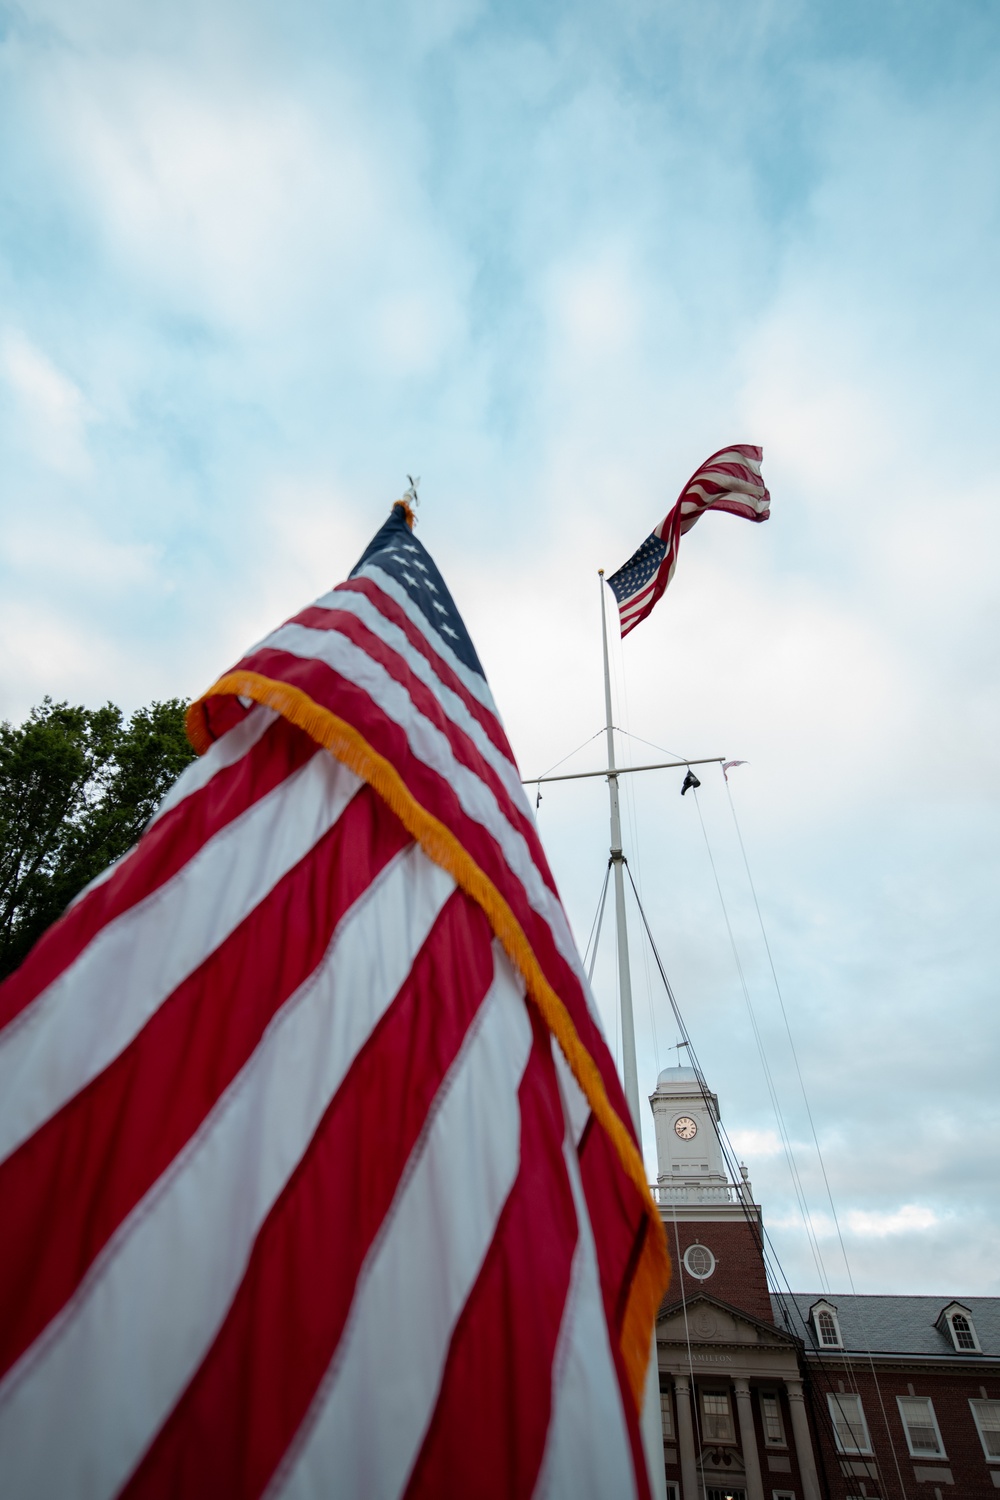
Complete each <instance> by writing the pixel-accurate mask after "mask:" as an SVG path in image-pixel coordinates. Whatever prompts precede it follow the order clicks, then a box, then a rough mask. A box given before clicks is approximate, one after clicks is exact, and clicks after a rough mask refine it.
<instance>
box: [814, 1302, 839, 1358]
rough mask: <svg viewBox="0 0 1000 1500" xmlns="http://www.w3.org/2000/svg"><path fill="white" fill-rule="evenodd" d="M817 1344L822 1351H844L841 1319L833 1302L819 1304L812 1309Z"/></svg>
mask: <svg viewBox="0 0 1000 1500" xmlns="http://www.w3.org/2000/svg"><path fill="white" fill-rule="evenodd" d="M809 1312H810V1316H811V1318H812V1325H813V1331H814V1333H815V1335H816V1342H817V1344H818V1345H819V1346H820V1348H821V1349H843V1347H844V1340H843V1339H842V1337H841V1334H840V1319H839V1318H838V1317H837V1309H836V1308H835V1307H834V1305H833V1303H832V1302H817V1303H815V1304H814V1305H813V1306H812V1307H811V1308H810V1309H809Z"/></svg>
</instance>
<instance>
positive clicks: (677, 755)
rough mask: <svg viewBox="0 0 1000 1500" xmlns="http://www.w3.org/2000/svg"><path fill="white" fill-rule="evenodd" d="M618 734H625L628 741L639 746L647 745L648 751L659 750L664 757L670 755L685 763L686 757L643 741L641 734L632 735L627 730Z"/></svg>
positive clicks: (649, 741)
mask: <svg viewBox="0 0 1000 1500" xmlns="http://www.w3.org/2000/svg"><path fill="white" fill-rule="evenodd" d="M619 733H620V734H627V735H628V737H629V739H630V740H638V741H639V744H640V745H648V746H649V748H650V750H659V751H661V752H662V754H664V755H672V756H673V757H674V760H683V761H684V762H685V763H686V762H687V757H686V756H685V755H681V754H680V753H679V751H677V750H666V749H664V747H663V746H662V745H657V744H656V743H655V742H654V741H653V740H644V739H643V737H642V735H641V734H632V733H631V732H630V731H629V730H628V729H622V730H619Z"/></svg>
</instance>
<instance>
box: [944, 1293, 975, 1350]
mask: <svg viewBox="0 0 1000 1500" xmlns="http://www.w3.org/2000/svg"><path fill="white" fill-rule="evenodd" d="M935 1326H936V1327H937V1328H939V1329H940V1330H941V1332H942V1333H947V1334H948V1336H949V1337H950V1339H951V1343H952V1347H953V1348H954V1349H957V1350H958V1352H959V1354H982V1352H983V1351H982V1349H981V1348H980V1345H979V1340H978V1338H977V1337H976V1328H975V1324H974V1323H973V1321H972V1314H971V1313H970V1312H969V1309H968V1308H967V1307H963V1306H962V1304H961V1303H960V1302H950V1303H949V1304H948V1306H947V1307H945V1308H943V1309H942V1311H941V1314H940V1316H939V1317H938V1320H937V1324H936V1325H935Z"/></svg>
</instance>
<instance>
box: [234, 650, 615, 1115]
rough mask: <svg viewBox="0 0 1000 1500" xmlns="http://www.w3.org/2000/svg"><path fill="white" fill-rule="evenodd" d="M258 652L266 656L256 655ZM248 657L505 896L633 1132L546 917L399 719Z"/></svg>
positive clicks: (321, 682) (323, 675)
mask: <svg viewBox="0 0 1000 1500" xmlns="http://www.w3.org/2000/svg"><path fill="white" fill-rule="evenodd" d="M265 657H266V658H267V659H266V660H265V661H263V662H262V661H261V659H262V658H265ZM250 660H251V662H252V663H253V665H254V669H255V670H258V671H260V672H261V674H262V675H264V676H267V677H274V678H276V679H278V680H280V681H281V682H285V683H289V684H290V685H291V686H292V687H293V688H299V685H300V684H301V689H300V690H301V691H303V692H304V693H306V694H307V696H308V697H309V698H310V699H311V701H312V702H314V703H318V704H319V705H320V707H321V708H325V709H328V710H329V711H330V712H331V713H334V714H336V715H337V716H338V717H339V718H342V719H344V720H346V722H347V723H349V724H350V725H351V726H352V727H353V728H354V729H356V730H357V731H358V732H359V733H360V734H361V735H363V736H364V738H365V739H366V740H367V742H368V743H369V744H370V745H371V747H372V748H373V749H374V750H375V751H376V752H377V753H378V754H379V755H381V756H384V757H385V759H386V760H388V761H389V762H390V764H391V765H392V766H394V767H395V769H396V770H397V771H398V772H399V774H400V776H401V777H402V779H403V780H404V782H405V783H406V786H407V789H408V791H409V792H410V794H411V796H412V797H414V798H415V799H416V801H417V802H418V803H420V805H421V806H422V807H424V808H426V810H427V811H428V812H430V813H431V814H432V815H433V816H434V817H435V818H437V819H439V820H440V821H441V822H442V823H444V824H445V826H446V827H447V828H449V829H450V830H451V831H452V832H453V833H454V834H455V836H456V837H457V838H458V839H459V840H460V842H461V844H462V846H463V848H464V849H465V850H466V851H467V852H468V854H469V855H470V857H471V858H472V859H473V860H474V861H475V862H476V864H477V865H478V866H479V868H480V869H481V870H482V871H483V872H484V873H485V874H486V875H487V876H488V877H489V879H490V880H491V881H492V882H493V883H494V885H495V886H496V887H497V889H498V890H499V891H500V893H501V895H502V896H503V897H504V899H505V900H506V901H507V903H508V904H509V906H510V908H511V910H512V911H513V913H514V915H515V917H516V918H517V921H518V922H519V923H520V925H521V928H522V930H523V931H524V934H525V936H526V937H527V939H528V942H529V943H530V945H531V947H532V949H533V951H534V954H535V956H536V957H537V959H538V962H539V964H540V965H541V967H542V970H543V972H544V973H545V976H546V978H547V979H548V981H549V983H550V984H551V985H552V987H553V989H554V990H555V991H556V993H557V994H558V995H559V996H560V997H561V999H562V1000H563V1003H564V1004H565V1005H566V1008H567V1010H568V1011H569V1014H570V1016H571V1018H572V1020H573V1024H574V1026H575V1028H576V1031H577V1034H578V1036H579V1038H580V1040H581V1042H582V1043H583V1046H584V1047H585V1048H586V1050H587V1051H588V1053H589V1054H590V1056H591V1058H592V1059H593V1061H594V1063H595V1065H596V1066H597V1068H598V1069H599V1071H600V1075H601V1080H602V1082H603V1084H604V1089H605V1092H606V1093H607V1096H608V1098H609V1100H610V1102H611V1104H612V1107H613V1108H614V1109H615V1111H616V1113H617V1114H618V1116H619V1118H620V1119H621V1121H622V1123H623V1125H624V1127H625V1129H626V1130H627V1131H628V1133H629V1134H630V1135H631V1137H632V1139H633V1140H634V1139H635V1129H634V1126H633V1124H632V1118H631V1114H630V1112H629V1109H628V1106H627V1105H626V1103H625V1095H624V1093H623V1091H622V1086H621V1081H620V1079H619V1077H618V1074H617V1072H616V1071H615V1066H614V1062H613V1060H612V1057H611V1054H610V1052H609V1051H608V1048H607V1043H606V1042H605V1040H604V1037H603V1035H602V1034H601V1032H600V1030H599V1028H598V1026H597V1023H596V1021H595V1019H594V1017H593V1015H592V1014H591V1011H590V1007H589V1005H588V1003H587V999H586V997H585V995H584V993H583V988H582V985H581V981H580V978H579V975H578V974H577V972H576V970H575V968H574V967H573V966H572V965H571V964H570V963H569V962H568V961H567V959H566V958H564V957H563V955H562V953H561V952H560V951H559V948H558V947H557V945H556V941H555V938H554V937H553V933H552V928H551V926H550V924H549V922H548V920H547V918H546V917H544V916H543V915H541V914H539V913H538V912H537V911H536V910H535V909H534V907H532V906H531V904H530V903H529V901H528V898H527V895H526V892H525V888H524V886H523V884H522V882H521V880H520V878H519V877H518V876H517V875H515V874H514V872H513V871H512V870H511V867H510V866H509V864H508V863H507V860H506V858H505V856H504V853H503V851H502V849H501V848H500V846H499V845H498V843H497V842H496V840H495V839H494V838H493V836H492V834H491V833H490V832H489V831H488V829H486V828H485V827H484V826H483V824H482V823H479V822H477V821H476V819H475V818H472V817H470V816H469V815H468V814H467V813H466V811H465V809H464V808H463V806H462V804H461V802H460V801H459V798H458V795H457V793H456V791H455V789H454V787H453V786H452V784H451V782H450V781H449V780H448V779H447V778H446V777H444V776H442V775H440V774H439V773H438V772H437V771H435V770H434V769H432V768H431V767H430V766H429V765H427V764H426V762H425V761H423V760H421V759H419V758H418V756H416V755H415V754H414V753H413V751H412V749H411V748H410V743H409V740H408V738H407V734H406V730H405V729H404V728H403V726H402V725H400V724H398V723H396V721H395V720H393V719H390V718H388V716H387V715H386V714H385V713H384V712H383V710H382V709H381V708H380V707H379V706H378V705H377V704H376V703H374V702H373V700H372V699H371V697H370V696H369V694H368V693H367V692H366V691H365V690H364V689H363V688H361V687H359V686H357V685H356V684H355V683H353V682H351V681H349V680H348V679H347V678H344V677H341V676H340V675H339V674H338V673H336V672H335V671H334V670H333V668H331V667H326V666H321V664H320V663H318V662H316V661H315V660H313V659H305V658H300V657H294V656H290V655H288V654H286V653H284V652H276V651H268V652H261V653H260V655H259V656H254V657H252V658H250ZM258 663H261V665H259V666H258ZM265 668H266V669H267V670H265ZM501 812H503V807H502V806H501ZM529 834H530V837H529ZM524 836H525V839H526V842H527V846H528V852H529V854H530V856H531V859H532V862H533V863H534V864H535V867H536V868H537V869H538V873H539V876H540V877H541V878H542V879H544V878H545V874H546V873H547V871H548V867H547V864H545V861H544V855H543V854H542V853H541V847H540V845H539V842H538V835H537V832H536V831H535V830H534V828H533V827H531V828H529V830H528V831H527V832H526V833H525V835H524ZM550 879H551V876H550ZM550 889H551V887H550Z"/></svg>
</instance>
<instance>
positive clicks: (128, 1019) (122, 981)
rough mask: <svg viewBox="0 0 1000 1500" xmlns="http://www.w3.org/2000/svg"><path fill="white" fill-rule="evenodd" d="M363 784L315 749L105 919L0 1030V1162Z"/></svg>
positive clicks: (108, 1055) (123, 1041)
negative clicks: (160, 879)
mask: <svg viewBox="0 0 1000 1500" xmlns="http://www.w3.org/2000/svg"><path fill="white" fill-rule="evenodd" d="M360 785H361V783H360V781H359V780H358V778H357V777H356V776H355V775H354V774H353V773H352V772H351V771H348V770H347V769H346V768H345V767H344V766H342V765H341V764H340V763H339V762H338V761H336V760H334V759H333V757H332V756H330V755H327V754H326V753H325V752H324V751H319V750H318V751H317V752H316V753H315V754H314V755H313V756H312V758H311V759H310V760H309V761H307V762H306V764H305V765H304V766H302V767H301V768H300V769H299V770H298V771H296V772H295V773H294V774H293V775H291V776H289V777H287V778H286V779H285V780H284V781H283V782H282V783H281V784H280V786H277V787H275V788H274V790H273V791H271V792H269V793H268V794H267V796H265V797H261V798H260V799H259V801H257V802H255V803H254V804H253V806H252V807H250V808H248V809H247V811H246V812H245V813H243V814H242V815H241V816H240V817H238V818H235V819H234V820H233V821H232V822H231V823H228V824H227V825H226V827H225V828H222V829H220V831H219V832H218V833H217V834H216V835H215V837H214V838H212V839H210V840H209V841H208V843H206V844H203V845H202V847H201V848H200V849H199V850H198V852H197V853H196V854H195V855H194V856H193V857H192V858H191V859H190V860H188V862H187V864H186V865H184V866H183V867H182V868H181V869H180V870H178V872H177V874H176V875H174V876H173V877H172V879H170V880H168V881H167V882H166V884H165V885H162V886H160V887H159V888H158V889H157V890H155V891H153V892H152V893H151V894H150V895H149V896H147V898H146V899H145V901H141V902H140V903H139V904H138V905H137V906H133V907H131V908H130V909H129V910H128V911H126V912H123V913H122V915H121V916H120V917H118V918H116V919H115V921H113V922H109V923H108V925H107V926H106V927H103V928H102V929H101V930H100V932H98V933H97V935H96V936H95V937H94V939H93V941H92V942H91V943H89V944H88V946H87V947H86V948H85V949H84V950H83V952H82V953H81V954H80V956H79V957H78V958H77V959H76V961H75V962H74V963H72V964H70V966H69V967H68V968H67V969H64V970H63V972H62V973H61V974H60V975H59V977H58V979H55V980H54V981H53V982H52V984H50V985H49V986H48V988H47V989H45V990H43V991H42V992H41V994H40V995H38V996H37V997H36V999H35V1000H33V1001H32V1003H31V1005H29V1006H28V1007H27V1008H26V1009H25V1010H24V1011H22V1012H21V1014H20V1015H19V1016H17V1017H15V1019H14V1020H13V1021H12V1022H11V1024H10V1025H9V1026H8V1027H7V1029H6V1030H5V1031H4V1032H2V1033H0V1098H2V1099H3V1101H4V1107H3V1112H2V1114H0V1160H2V1159H3V1158H4V1157H5V1156H7V1155H9V1153H10V1152H12V1151H13V1150H15V1149H16V1148H17V1147H18V1146H19V1145H20V1144H21V1142H22V1141H25V1140H27V1139H28V1138H29V1136H31V1135H33V1134H34V1132H35V1131H36V1130H37V1129H38V1128H39V1126H40V1125H42V1124H43V1123H44V1122H45V1121H46V1120H47V1119H48V1118H49V1116H50V1115H52V1114H54V1113H55V1111H56V1110H58V1109H60V1108H61V1107H62V1106H63V1105H64V1104H65V1103H66V1102H67V1101H68V1100H69V1099H72V1098H73V1096H74V1094H77V1093H79V1091H80V1089H82V1088H84V1087H85V1086H86V1084H88V1083H89V1082H90V1081H91V1079H92V1078H96V1077H97V1075H98V1074H99V1073H101V1072H103V1070H104V1069H105V1068H106V1067H107V1066H108V1064H109V1063H111V1062H113V1061H114V1059H115V1058H116V1057H117V1056H118V1055H119V1053H120V1052H122V1051H124V1049H125V1048H126V1047H127V1046H128V1044H129V1043H130V1042H131V1041H132V1040H133V1038H134V1037H135V1036H136V1035H137V1034H138V1033H139V1032H140V1031H141V1030H142V1028H143V1026H145V1025H146V1023H147V1021H148V1020H149V1019H150V1017H151V1016H152V1015H153V1014H154V1013H155V1012H156V1011H157V1010H158V1009H159V1007H160V1006H161V1005H162V1004H163V1002H164V1000H166V998H167V997H168V995H170V994H172V993H173V991H174V990H175V989H176V988H177V986H178V985H179V984H180V983H181V982H182V981H183V980H184V979H186V978H187V976H188V975H189V974H191V973H193V972H194V970H195V969H196V968H197V967H198V966H199V964H201V963H203V962H204V960H205V959H206V958H207V957H208V956H209V954H210V953H213V952H214V951H215V949H216V948H217V947H218V946H219V944H220V943H221V942H223V940H224V939H225V938H226V937H228V936H229V934H230V933H231V932H232V931H233V930H234V929H235V928H236V927H238V926H239V924H240V923H241V922H242V921H243V920H244V918H245V917H246V916H248V915H249V913H250V912H251V911H253V909H254V907H255V906H257V904H258V903H259V902H260V901H262V900H263V899H264V897H265V896H266V895H267V893H268V891H270V890H271V889H272V888H273V886H274V885H275V884H276V883H277V882H278V881H279V880H280V879H281V878H282V876H283V875H285V874H287V872H288V871H289V870H291V869H292V868H293V867H294V866H295V865H297V864H298V863H299V861H300V860H301V859H302V858H303V857H304V856H305V855H306V854H308V852H309V850H310V849H311V848H312V847H313V845H314V844H316V843H317V841H318V840H319V839H320V838H322V836H323V835H324V834H325V833H326V832H328V830H329V829H330V828H332V827H333V825H334V823H336V821H337V819H338V818H339V817H340V815H341V813H342V812H343V810H344V808H345V807H346V806H347V804H348V803H349V802H350V800H351V798H352V797H353V796H355V794H356V793H357V791H358V789H359V787H360Z"/></svg>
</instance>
